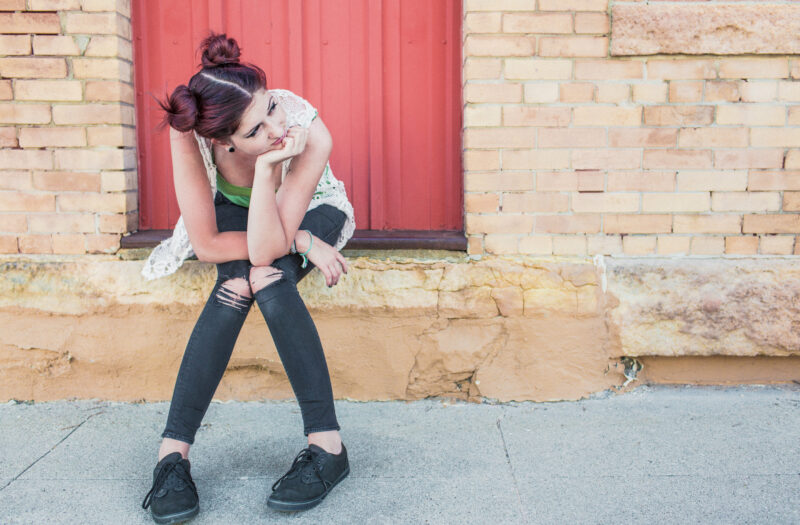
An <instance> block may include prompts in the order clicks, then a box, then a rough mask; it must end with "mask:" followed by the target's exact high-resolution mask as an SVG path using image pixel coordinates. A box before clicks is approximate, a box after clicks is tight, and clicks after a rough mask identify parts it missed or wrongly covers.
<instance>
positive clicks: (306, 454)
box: [272, 447, 333, 491]
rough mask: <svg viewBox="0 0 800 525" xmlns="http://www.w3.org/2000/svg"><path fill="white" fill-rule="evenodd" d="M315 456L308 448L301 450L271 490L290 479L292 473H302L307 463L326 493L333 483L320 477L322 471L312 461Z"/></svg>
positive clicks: (316, 463) (315, 462)
mask: <svg viewBox="0 0 800 525" xmlns="http://www.w3.org/2000/svg"><path fill="white" fill-rule="evenodd" d="M317 456H318V454H317V453H316V452H314V451H312V450H311V448H310V447H309V448H304V449H303V450H301V451H300V453H299V454H297V457H295V458H294V461H293V462H292V466H291V467H289V471H288V472H287V473H286V474H284V475H283V476H281V477H280V479H278V480H277V481H276V482H275V483H273V484H272V490H275V488H276V487H277V486H278V485H279V484H280V482H281V481H283V480H284V479H286V478H289V477H291V476H292V474H293V473H294V472H297V471H302V470H303V467H304V466H305V465H307V464H308V463H311V466H312V467H313V468H314V473H316V475H317V477H318V478H319V480H320V481H321V482H322V484H323V485H324V486H325V490H326V491H327V490H328V488H329V487H330V486H331V485H333V483H331V482H330V481H328V480H326V479H325V478H323V477H322V470H321V469H320V468H319V465H318V462H317V461H314V459H315V458H316V457H317Z"/></svg>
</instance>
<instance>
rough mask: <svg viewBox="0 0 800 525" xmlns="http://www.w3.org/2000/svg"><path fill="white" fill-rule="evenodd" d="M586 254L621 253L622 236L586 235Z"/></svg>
mask: <svg viewBox="0 0 800 525" xmlns="http://www.w3.org/2000/svg"><path fill="white" fill-rule="evenodd" d="M586 252H587V254H588V255H596V254H614V253H622V236H621V235H602V234H601V235H587V236H586Z"/></svg>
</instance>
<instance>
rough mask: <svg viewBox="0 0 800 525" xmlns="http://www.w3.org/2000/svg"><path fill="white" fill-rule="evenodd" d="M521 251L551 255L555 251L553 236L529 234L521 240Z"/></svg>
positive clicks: (519, 247) (519, 246)
mask: <svg viewBox="0 0 800 525" xmlns="http://www.w3.org/2000/svg"><path fill="white" fill-rule="evenodd" d="M518 249H519V253H526V254H531V255H550V254H552V253H553V238H552V237H550V236H548V235H528V236H525V237H522V238H521V239H520V240H519V245H518Z"/></svg>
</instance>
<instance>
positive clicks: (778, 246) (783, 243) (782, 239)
mask: <svg viewBox="0 0 800 525" xmlns="http://www.w3.org/2000/svg"><path fill="white" fill-rule="evenodd" d="M759 237H760V239H759V240H760V243H759V244H760V246H759V248H758V251H759V253H762V254H765V255H789V254H791V253H792V252H793V251H794V238H795V236H794V235H761V236H759Z"/></svg>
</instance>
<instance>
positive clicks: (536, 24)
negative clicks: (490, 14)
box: [503, 12, 572, 34]
mask: <svg viewBox="0 0 800 525" xmlns="http://www.w3.org/2000/svg"><path fill="white" fill-rule="evenodd" d="M503 32H504V33H545V34H546V33H572V15H571V14H569V13H541V12H540V13H508V14H506V15H505V16H504V17H503Z"/></svg>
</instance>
